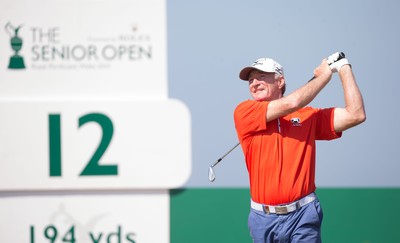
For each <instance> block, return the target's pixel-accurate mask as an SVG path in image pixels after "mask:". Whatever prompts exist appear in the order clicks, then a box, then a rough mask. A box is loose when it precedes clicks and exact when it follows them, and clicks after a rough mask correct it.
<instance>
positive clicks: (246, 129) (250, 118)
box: [234, 100, 269, 140]
mask: <svg viewBox="0 0 400 243" xmlns="http://www.w3.org/2000/svg"><path fill="white" fill-rule="evenodd" d="M268 103H269V102H266V101H254V100H247V101H244V102H242V103H240V104H239V105H238V106H237V107H236V109H235V112H234V120H235V127H236V131H237V134H238V136H239V139H240V140H242V139H243V138H245V137H247V136H249V135H251V134H254V133H255V132H258V131H261V130H265V129H266V128H267V117H266V114H267V109H268Z"/></svg>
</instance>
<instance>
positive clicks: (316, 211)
mask: <svg viewBox="0 0 400 243" xmlns="http://www.w3.org/2000/svg"><path fill="white" fill-rule="evenodd" d="M322 217H323V212H322V208H321V205H320V202H319V200H318V199H315V200H314V201H312V202H310V203H308V204H306V205H304V206H303V207H301V208H299V209H298V210H296V211H294V212H291V213H289V214H285V215H277V214H266V213H264V212H262V211H258V210H255V209H253V208H251V210H250V213H249V219H248V225H249V230H250V235H251V237H252V238H253V242H254V243H288V242H291V243H295V242H296V243H300V242H304V243H314V242H315V243H320V242H321V223H322Z"/></svg>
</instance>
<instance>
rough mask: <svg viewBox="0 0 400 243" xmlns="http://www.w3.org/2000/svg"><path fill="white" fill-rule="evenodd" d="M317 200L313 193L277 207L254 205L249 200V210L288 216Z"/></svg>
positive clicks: (254, 203)
mask: <svg viewBox="0 0 400 243" xmlns="http://www.w3.org/2000/svg"><path fill="white" fill-rule="evenodd" d="M316 198H317V195H316V194H315V193H314V192H313V193H311V194H309V195H307V196H305V197H303V198H301V199H299V200H297V201H295V202H292V203H289V204H285V205H277V206H271V205H264V204H260V203H256V202H254V201H253V200H251V208H253V209H255V210H258V211H262V212H264V213H266V214H271V213H272V214H288V213H291V212H293V211H296V210H297V209H299V208H301V207H303V206H304V205H306V204H307V203H310V202H312V201H314V200H315V199H316Z"/></svg>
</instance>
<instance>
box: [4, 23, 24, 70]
mask: <svg viewBox="0 0 400 243" xmlns="http://www.w3.org/2000/svg"><path fill="white" fill-rule="evenodd" d="M21 27H22V25H20V26H18V27H16V28H15V27H14V26H12V25H11V24H10V22H8V23H7V24H6V26H5V29H6V32H7V33H8V34H9V35H10V36H11V39H10V44H11V49H13V50H14V52H15V53H14V55H13V56H11V57H10V62H9V64H8V68H9V69H24V68H25V63H24V58H23V57H22V56H20V55H18V53H19V51H20V50H21V48H22V38H21V37H19V36H18V32H19V30H20V29H21Z"/></svg>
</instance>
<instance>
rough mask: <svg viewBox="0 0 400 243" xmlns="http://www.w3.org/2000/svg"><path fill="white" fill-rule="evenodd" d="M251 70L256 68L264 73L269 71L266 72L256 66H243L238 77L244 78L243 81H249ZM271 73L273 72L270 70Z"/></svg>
mask: <svg viewBox="0 0 400 243" xmlns="http://www.w3.org/2000/svg"><path fill="white" fill-rule="evenodd" d="M253 70H258V71H261V72H264V73H269V72H267V71H265V70H262V69H260V68H256V67H245V68H243V69H242V71H240V73H239V78H240V79H241V80H244V81H249V76H250V73H251V71H253ZM271 73H273V72H271Z"/></svg>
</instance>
